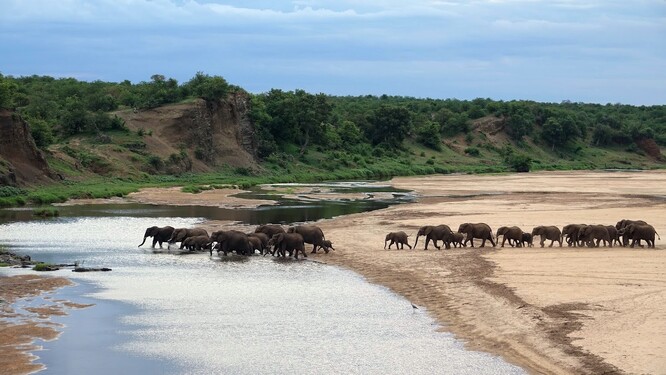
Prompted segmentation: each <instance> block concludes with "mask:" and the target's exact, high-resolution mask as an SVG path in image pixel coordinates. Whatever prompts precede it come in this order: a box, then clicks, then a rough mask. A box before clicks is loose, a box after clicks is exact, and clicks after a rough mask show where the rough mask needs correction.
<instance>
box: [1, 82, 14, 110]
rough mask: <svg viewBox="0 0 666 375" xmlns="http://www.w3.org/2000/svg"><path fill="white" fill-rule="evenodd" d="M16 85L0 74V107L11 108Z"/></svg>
mask: <svg viewBox="0 0 666 375" xmlns="http://www.w3.org/2000/svg"><path fill="white" fill-rule="evenodd" d="M17 89H18V86H17V85H16V83H14V82H12V81H10V80H8V79H5V78H4V77H3V76H2V74H0V108H12V107H13V104H14V103H13V102H14V101H13V96H14V93H15V92H16V90H17Z"/></svg>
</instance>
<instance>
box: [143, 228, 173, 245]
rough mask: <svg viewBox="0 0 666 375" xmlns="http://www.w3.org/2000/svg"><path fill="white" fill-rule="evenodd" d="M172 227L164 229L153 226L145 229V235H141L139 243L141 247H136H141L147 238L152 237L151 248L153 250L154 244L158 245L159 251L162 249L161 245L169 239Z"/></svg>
mask: <svg viewBox="0 0 666 375" xmlns="http://www.w3.org/2000/svg"><path fill="white" fill-rule="evenodd" d="M173 231H174V229H173V227H170V226H166V227H161V228H160V227H157V226H153V227H150V228H147V229H146V233H144V234H143V242H141V245H139V246H138V247H141V246H143V244H144V243H146V238H147V237H152V238H153V246H152V248H155V244H156V243H158V242H159V243H160V249H161V248H162V243H163V242H167V241H169V239H170V238H171V235H172V234H173Z"/></svg>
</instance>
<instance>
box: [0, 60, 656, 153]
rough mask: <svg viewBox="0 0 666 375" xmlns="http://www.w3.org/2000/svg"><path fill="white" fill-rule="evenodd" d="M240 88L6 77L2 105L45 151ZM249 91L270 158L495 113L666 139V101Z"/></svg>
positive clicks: (624, 138) (443, 127)
mask: <svg viewBox="0 0 666 375" xmlns="http://www.w3.org/2000/svg"><path fill="white" fill-rule="evenodd" d="M233 91H242V88H240V87H237V86H233V85H230V84H228V83H227V81H226V80H225V79H224V78H223V77H220V76H210V75H207V74H204V73H202V72H198V73H196V75H195V76H194V77H193V78H192V79H190V80H189V81H187V82H185V83H182V84H181V83H179V82H178V81H177V80H175V79H173V78H166V77H165V76H163V75H159V74H155V75H153V76H152V77H151V79H150V80H149V81H145V82H139V83H132V82H130V81H127V80H126V81H123V82H102V81H93V82H86V81H79V80H76V79H74V78H53V77H48V76H36V75H33V76H25V77H12V76H3V75H1V74H0V108H9V109H13V110H16V111H17V112H18V113H19V114H21V116H22V117H23V118H24V119H25V120H26V121H27V122H28V123H29V124H30V127H31V131H32V133H33V136H34V138H35V141H36V143H37V145H38V146H39V147H42V148H45V147H47V146H48V145H50V144H51V143H53V142H57V141H60V140H63V139H66V138H67V137H71V136H74V135H77V134H82V133H99V132H104V131H108V130H123V129H125V125H124V123H123V121H122V120H121V119H120V118H119V117H116V116H113V115H111V114H109V113H110V112H112V111H114V110H117V109H120V108H135V109H147V108H154V107H158V106H161V105H165V104H169V103H177V102H180V101H183V100H186V99H189V98H196V97H199V98H203V99H205V100H218V99H222V100H224V98H225V97H226V96H227V95H228V94H229V93H230V92H233ZM247 95H248V96H249V97H250V99H251V112H250V116H251V119H252V121H253V123H254V125H255V128H256V132H257V133H256V134H257V140H258V145H259V147H258V155H259V156H260V157H261V158H267V157H269V156H271V155H274V154H277V153H289V154H293V155H303V154H306V153H307V152H308V150H310V149H311V148H312V147H316V148H318V149H319V150H333V149H336V150H345V151H348V152H349V153H351V154H354V153H368V152H372V153H375V154H380V155H381V154H383V153H385V152H386V150H390V149H401V148H403V147H404V146H403V143H404V141H405V140H406V139H412V140H414V141H415V142H417V143H420V144H422V145H424V146H426V147H429V148H432V149H434V150H441V148H442V139H446V138H447V137H457V136H460V135H469V134H470V133H471V131H472V124H473V121H475V120H478V119H481V118H483V117H486V116H494V117H495V118H497V119H498V120H499V121H501V122H502V123H503V126H504V131H505V132H506V134H507V135H508V136H509V137H511V138H512V139H513V140H514V141H515V142H517V144H518V145H520V144H521V142H524V141H525V140H526V139H527V138H528V137H529V138H530V139H532V140H534V141H535V142H537V143H542V144H543V145H545V146H547V147H549V148H551V149H553V150H556V149H567V148H572V147H577V146H578V147H580V146H581V145H583V146H585V145H592V146H597V147H605V146H612V145H621V146H629V145H632V144H633V143H634V142H635V141H636V140H639V139H646V138H648V139H654V140H655V141H656V142H657V143H659V144H662V145H664V144H666V106H665V105H656V106H632V105H623V104H589V103H576V102H568V101H565V102H562V103H538V102H534V101H525V100H520V101H498V100H492V99H484V98H477V99H474V100H459V99H430V98H412V97H403V96H387V95H382V96H373V95H367V96H330V95H325V94H321V93H320V94H312V93H308V92H305V91H304V90H294V91H283V90H279V89H273V90H270V91H268V92H265V93H260V94H254V95H253V94H247ZM369 150H370V151H369ZM477 152H478V151H477ZM473 154H474V150H471V149H470V155H472V156H473Z"/></svg>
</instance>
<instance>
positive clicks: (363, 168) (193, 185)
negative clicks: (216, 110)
mask: <svg viewBox="0 0 666 375" xmlns="http://www.w3.org/2000/svg"><path fill="white" fill-rule="evenodd" d="M113 136H114V137H119V138H120V137H127V138H128V139H129V138H132V137H135V136H131V135H126V133H123V132H118V134H114V135H113ZM474 147H475V148H477V149H478V150H479V151H480V153H479V155H478V156H477V155H464V154H461V153H459V152H457V151H454V150H452V149H451V148H449V147H446V146H445V147H443V149H442V151H435V150H432V149H430V148H426V147H424V146H422V145H419V144H417V143H414V142H412V141H406V142H405V148H404V149H402V150H381V151H377V150H368V149H358V150H357V149H353V150H347V151H330V150H325V149H323V148H320V149H319V150H317V149H316V148H314V147H313V148H311V149H309V150H308V152H307V153H306V154H305V155H302V156H301V155H300V152H299V151H300V150H299V149H298V148H297V147H296V148H294V149H293V150H291V152H290V153H286V152H285V153H280V154H278V155H273V156H271V157H269V158H266V160H264V161H263V162H262V163H261V167H260V168H261V169H257V170H250V169H247V168H232V167H226V168H222V169H220V170H218V171H216V172H213V173H201V174H194V173H185V174H181V175H177V176H176V175H150V174H147V173H142V172H137V173H135V174H132V175H129V176H126V177H122V178H121V177H109V178H102V177H93V178H89V179H84V177H83V176H81V172H79V171H73V170H71V169H69V168H68V166H67V165H66V164H65V163H60V164H58V162H52V164H51V165H52V166H54V167H55V169H56V170H57V171H59V172H64V173H63V174H65V175H67V176H68V178H79V179H82V180H81V181H70V180H65V181H60V182H54V183H53V184H50V185H47V186H41V187H35V188H30V189H17V188H11V187H0V207H7V206H22V205H36V206H43V205H49V204H52V203H59V202H64V201H66V200H68V199H72V198H110V197H122V196H125V195H127V194H129V193H132V192H135V191H138V190H139V189H141V188H144V187H173V186H181V187H182V191H183V192H187V193H193V194H196V193H200V192H202V191H205V190H210V189H218V188H228V187H238V188H241V189H246V188H248V187H251V186H254V185H259V184H273V183H290V182H291V183H295V182H299V183H308V182H320V181H334V180H374V179H388V178H391V177H393V176H415V175H429V174H435V173H441V174H448V173H471V174H477V173H503V172H509V171H511V168H510V167H509V166H508V165H506V164H505V162H504V160H503V159H504V158H503V156H502V154H501V152H502V150H500V149H497V148H494V147H486V146H485V145H484V144H478V145H476V144H475V146H474ZM520 151H521V152H525V153H528V154H529V155H530V156H531V157H532V159H533V162H532V165H531V169H532V170H533V171H537V170H582V169H607V168H619V169H628V168H641V169H648V168H655V167H661V168H663V167H664V165H663V164H658V163H656V162H655V163H650V162H649V160H647V159H645V158H644V157H641V156H640V155H637V154H635V153H630V152H627V151H626V150H624V149H623V148H621V147H618V148H603V149H601V148H593V147H588V148H584V149H580V148H576V147H575V145H574V146H573V147H571V148H570V149H566V150H554V151H553V150H550V149H547V148H542V147H540V146H539V145H531V144H526V145H524V149H520ZM50 161H52V160H50Z"/></svg>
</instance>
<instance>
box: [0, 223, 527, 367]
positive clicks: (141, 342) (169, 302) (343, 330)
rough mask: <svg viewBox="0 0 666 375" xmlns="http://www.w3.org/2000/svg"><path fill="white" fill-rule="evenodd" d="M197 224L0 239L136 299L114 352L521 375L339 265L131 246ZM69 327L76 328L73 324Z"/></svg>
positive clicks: (187, 360) (18, 233)
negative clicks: (154, 232) (77, 267)
mask: <svg viewBox="0 0 666 375" xmlns="http://www.w3.org/2000/svg"><path fill="white" fill-rule="evenodd" d="M196 222H197V219H185V218H163V219H156V218H128V217H109V218H103V217H96V218H79V219H71V218H70V219H61V220H54V221H36V222H28V223H13V224H8V225H2V226H0V243H9V244H21V246H23V248H24V249H30V251H29V252H30V254H31V255H33V256H34V258H37V259H43V258H44V257H49V258H51V259H53V260H55V261H57V262H70V261H74V260H85V265H90V266H106V267H111V268H113V270H114V271H113V272H108V273H87V274H81V275H77V276H76V277H77V278H80V279H81V280H87V281H92V282H94V283H95V284H97V285H99V286H100V287H101V288H100V289H97V291H96V292H95V293H94V294H93V297H94V298H98V299H104V300H114V301H122V302H126V303H129V304H132V305H133V306H136V307H137V309H136V310H132V312H131V313H129V314H128V315H126V316H123V317H122V318H121V324H119V327H118V334H119V335H122V336H123V337H130V338H131V339H130V340H129V341H125V342H122V343H121V344H119V345H118V346H117V348H116V350H119V351H121V352H125V353H128V354H129V353H132V354H134V355H135V354H140V355H142V356H146V357H150V358H159V359H161V360H165V361H170V362H172V363H174V364H176V366H173V368H186V369H187V373H201V374H204V373H205V374H209V373H237V374H256V373H262V374H271V373H299V374H304V373H341V374H342V373H344V374H349V373H358V374H388V373H391V374H397V373H412V374H433V373H438V374H443V373H448V374H483V373H486V374H517V373H524V372H523V370H521V369H520V368H517V367H515V366H512V365H510V364H507V363H506V362H504V361H502V360H501V359H499V358H497V357H494V356H491V355H489V354H485V353H479V352H473V351H467V350H465V349H464V348H463V347H462V344H461V343H460V342H459V341H457V340H455V339H454V338H453V336H452V335H450V334H447V333H440V332H436V328H437V326H436V324H435V323H434V321H433V320H432V319H431V318H430V317H429V316H428V315H427V314H426V313H425V312H424V311H423V310H418V311H413V309H412V308H411V306H410V304H409V302H408V301H407V300H405V299H404V298H402V297H400V296H397V295H395V294H393V293H391V292H390V291H389V290H387V289H386V288H383V287H380V286H376V285H372V284H369V283H367V282H366V281H365V280H364V279H363V278H362V277H360V276H358V275H357V274H355V273H352V272H350V271H347V270H342V269H338V268H335V267H331V266H326V265H322V264H317V263H314V262H307V261H286V262H284V261H276V260H274V259H272V258H268V257H253V258H251V259H249V260H243V261H238V260H228V261H220V260H219V258H217V257H213V258H210V257H209V256H208V255H207V254H194V255H175V254H169V253H162V254H154V253H152V252H151V251H149V250H148V251H147V250H142V249H139V248H137V247H136V246H137V244H138V242H137V241H140V240H141V239H142V237H143V231H144V230H145V228H146V227H148V226H151V225H154V224H158V225H167V224H169V225H172V226H191V225H194V224H195V223H196ZM160 223H162V224H160ZM91 233H95V235H94V236H91ZM144 246H145V245H144ZM104 323H112V322H104ZM67 325H68V326H69V327H70V329H75V328H76V322H75V321H72V322H67ZM54 345H58V343H57V342H56V343H54ZM158 363H159V362H158ZM47 365H48V364H47ZM155 370H156V371H157V370H159V369H155ZM115 371H116V370H115V369H114V371H113V372H115ZM99 373H100V374H104V373H105V368H104V366H99ZM108 373H112V372H108Z"/></svg>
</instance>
